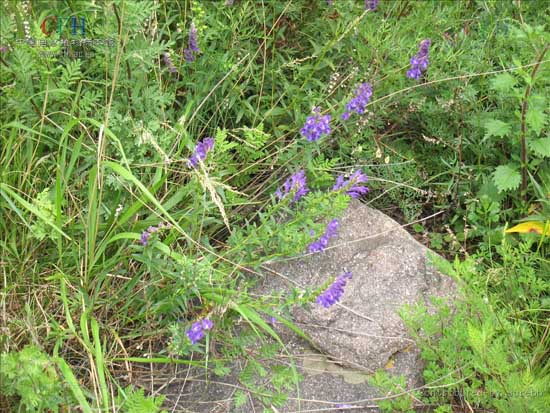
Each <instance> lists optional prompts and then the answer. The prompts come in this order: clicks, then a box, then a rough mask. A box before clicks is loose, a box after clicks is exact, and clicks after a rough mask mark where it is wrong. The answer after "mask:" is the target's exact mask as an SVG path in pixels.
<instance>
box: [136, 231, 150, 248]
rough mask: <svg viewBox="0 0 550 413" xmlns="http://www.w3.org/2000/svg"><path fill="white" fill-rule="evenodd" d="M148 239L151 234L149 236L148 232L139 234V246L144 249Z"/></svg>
mask: <svg viewBox="0 0 550 413" xmlns="http://www.w3.org/2000/svg"><path fill="white" fill-rule="evenodd" d="M150 237H151V234H149V232H148V231H143V232H142V233H141V238H140V239H139V242H140V243H141V245H143V246H144V247H145V246H147V243H148V242H149V238H150Z"/></svg>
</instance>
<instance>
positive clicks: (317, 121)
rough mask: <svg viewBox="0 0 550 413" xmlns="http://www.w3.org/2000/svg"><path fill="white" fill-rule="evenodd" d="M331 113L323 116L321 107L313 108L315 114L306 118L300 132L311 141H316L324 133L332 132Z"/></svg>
mask: <svg viewBox="0 0 550 413" xmlns="http://www.w3.org/2000/svg"><path fill="white" fill-rule="evenodd" d="M331 119H332V117H331V116H330V115H324V116H321V115H320V114H319V108H317V107H316V108H313V115H312V116H309V117H308V118H307V119H306V123H305V124H304V127H303V128H302V129H301V130H300V134H301V135H302V136H303V137H304V138H306V139H307V140H308V141H310V142H314V141H316V140H317V139H319V138H320V137H321V136H323V135H329V134H330V132H331V129H330V121H331Z"/></svg>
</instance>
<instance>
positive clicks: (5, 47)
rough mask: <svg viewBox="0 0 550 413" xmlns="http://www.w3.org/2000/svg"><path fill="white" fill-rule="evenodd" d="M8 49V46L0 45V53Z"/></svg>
mask: <svg viewBox="0 0 550 413" xmlns="http://www.w3.org/2000/svg"><path fill="white" fill-rule="evenodd" d="M7 51H8V46H4V45H0V53H4V52H7Z"/></svg>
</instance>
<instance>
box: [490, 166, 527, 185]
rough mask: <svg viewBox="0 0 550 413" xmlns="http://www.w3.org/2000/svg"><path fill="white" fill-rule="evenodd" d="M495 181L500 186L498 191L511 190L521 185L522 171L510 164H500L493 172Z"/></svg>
mask: <svg viewBox="0 0 550 413" xmlns="http://www.w3.org/2000/svg"><path fill="white" fill-rule="evenodd" d="M493 182H494V183H495V185H496V187H497V188H498V192H502V191H509V190H511V189H516V188H517V187H519V183H520V182H521V175H520V173H519V172H518V171H517V170H516V169H515V168H514V167H513V166H512V165H510V164H508V165H500V166H498V167H497V169H496V170H495V172H494V173H493Z"/></svg>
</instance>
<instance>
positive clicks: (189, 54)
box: [183, 49, 195, 63]
mask: <svg viewBox="0 0 550 413" xmlns="http://www.w3.org/2000/svg"><path fill="white" fill-rule="evenodd" d="M183 58H184V59H185V61H186V62H189V63H191V62H194V61H195V55H194V54H193V51H192V50H191V49H185V50H184V51H183Z"/></svg>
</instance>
